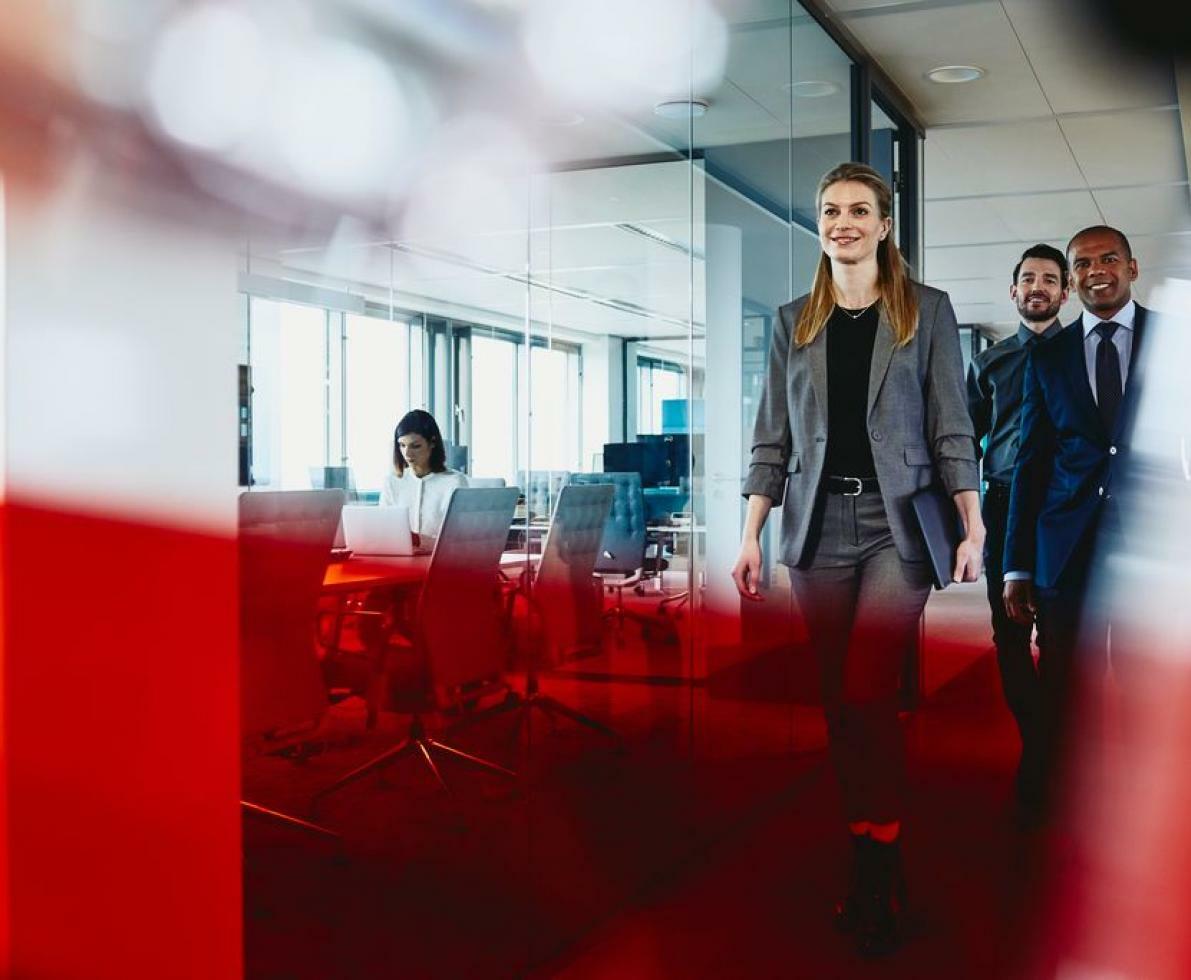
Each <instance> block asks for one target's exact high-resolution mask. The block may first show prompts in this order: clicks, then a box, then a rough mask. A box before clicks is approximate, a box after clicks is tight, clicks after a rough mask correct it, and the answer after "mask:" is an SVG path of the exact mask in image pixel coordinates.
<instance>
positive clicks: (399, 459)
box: [393, 408, 447, 476]
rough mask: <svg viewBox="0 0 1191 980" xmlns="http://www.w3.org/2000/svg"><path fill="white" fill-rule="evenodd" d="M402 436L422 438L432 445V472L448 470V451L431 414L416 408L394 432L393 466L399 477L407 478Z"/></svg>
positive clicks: (402, 419) (404, 416) (403, 419)
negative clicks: (402, 451)
mask: <svg viewBox="0 0 1191 980" xmlns="http://www.w3.org/2000/svg"><path fill="white" fill-rule="evenodd" d="M402 436H421V437H422V438H423V439H425V440H426V441H427V442H428V443H430V472H432V473H441V472H442V471H443V470H445V469H446V468H447V450H446V448H445V447H444V446H443V444H442V433H441V432H439V431H438V423H437V422H435V421H434V416H433V415H431V414H430V413H429V412H424V411H422V409H420V408H415V409H414V410H413V411H412V412H406V413H405V414H404V415H403V416H401V421H400V422H398V423H397V428H396V429H395V430H394V432H393V466H394V467H396V469H397V475H398V476H405V457H404V456H402V455H401V437H402Z"/></svg>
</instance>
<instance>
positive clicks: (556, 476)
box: [521, 470, 570, 517]
mask: <svg viewBox="0 0 1191 980" xmlns="http://www.w3.org/2000/svg"><path fill="white" fill-rule="evenodd" d="M569 477H570V473H568V472H566V471H565V470H529V471H528V472H526V473H522V474H521V491H522V493H524V494H525V505H526V509H527V510H528V511H529V516H530V517H548V516H549V515H550V514H551V513H552V512H553V510H554V502H555V501H556V500H557V499H558V493H559V491H560V490H562V488H563V487H565V486H566V485H567V483H568V480H569Z"/></svg>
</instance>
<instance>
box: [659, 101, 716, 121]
mask: <svg viewBox="0 0 1191 980" xmlns="http://www.w3.org/2000/svg"><path fill="white" fill-rule="evenodd" d="M710 105H711V103H710V102H708V101H707V100H706V99H667V100H666V101H665V102H659V103H658V104H657V105H655V106H654V107H653V113H654V115H655V116H661V117H662V118H663V119H698V118H699V117H700V116H705V115H707V109H708V107H709V106H710Z"/></svg>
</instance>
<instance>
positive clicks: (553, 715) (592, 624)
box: [509, 484, 637, 748]
mask: <svg viewBox="0 0 1191 980" xmlns="http://www.w3.org/2000/svg"><path fill="white" fill-rule="evenodd" d="M612 496H613V487H612V486H611V485H609V484H589V485H586V486H583V485H577V484H572V485H568V486H565V487H563V488H562V490H561V491H560V492H559V496H558V500H557V502H556V504H555V508H554V516H553V520H552V521H551V525H550V530H549V531H548V532H547V535H546V541H545V543H544V545H543V548H542V560H541V563H540V564H539V566H538V570H537V574H536V575H534V576H530V575H528V574H527V575H525V576H524V577H523V579H522V582H521V592H522V594H524V595H525V598H526V601H527V603H528V610H529V617H530V618H531V619H532V618H534V617H537V618H538V619H539V620H540V623H541V627H542V638H543V644H544V645H543V649H549V650H551V651H554V652H561V651H564V650H568V649H575V648H586V647H587V646H589V645H594V643H593V641H594V642H595V643H598V639H597V637H598V635H599V621H600V606H601V601H602V600H601V597H600V595H599V594H597V593H596V592H595V591H593V588H594V580H593V579H592V571H593V569H594V566H595V560H596V554H597V550H598V548H599V545H600V540H601V537H602V535H603V528H604V522H605V519H606V517H607V515H608V511H609V508H610V506H611V503H612ZM635 581H637V579H636V578H631V577H630V578H626V579H625V582H624V584H625V585H631V584H633V582H635ZM537 659H538V658H537V655H536V654H535V653H534V652H533V651H531V652H530V656H529V660H528V667H527V670H526V677H525V691H524V693H519V694H514V695H510V698H509V701H510V703H511V704H512V705H513V706H514V707H516V708H517V709H518V710H519V711H520V717H519V718H518V726H519V727H520V726H524V725H525V724H527V722H528V719H529V716H530V714H531V713H532V712H533V711H534V710H535V709H536V710H538V711H541V712H542V713H543V714H544V715H546V717H547V718H549V719H550V720H551V722H553V721H554V720H555V719H557V718H566V719H567V720H568V721H572V722H574V723H575V724H577V725H580V726H582V727H584V728H587V729H590V730H591V731H594V732H597V733H599V734H600V735H603V736H604V737H605V738H609V739H612V740H613V741H614V742H615V743H616V744H617V746H618V747H621V748H623V742H622V740H621V737H620V736H619V735H618V734H617V733H616V732H615V731H613V730H612V729H611V728H610V727H608V726H607V725H605V724H603V723H602V722H599V721H596V720H595V719H594V718H591V717H588V716H587V715H585V714H583V713H582V712H581V711H578V710H577V709H575V708H572V707H571V706H570V705H567V704H564V703H563V702H561V701H559V700H558V699H557V698H552V697H550V696H549V695H546V694H543V693H542V692H541V689H540V687H539V682H538V664H537Z"/></svg>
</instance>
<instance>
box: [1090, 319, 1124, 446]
mask: <svg viewBox="0 0 1191 980" xmlns="http://www.w3.org/2000/svg"><path fill="white" fill-rule="evenodd" d="M1118 327H1120V324H1119V323H1113V322H1112V321H1111V320H1110V321H1109V322H1107V323H1097V324H1096V333H1098V334H1099V335H1100V343H1099V344H1097V345H1096V404H1097V406H1098V407H1099V408H1100V418H1101V419H1103V420H1104V428H1105V430H1106V431H1107V432H1108V433H1109V434H1110V435H1111V434H1112V433H1113V432H1114V431H1116V422H1117V410H1118V409H1119V408H1120V407H1121V355H1120V354H1119V353H1118V352H1117V345H1116V344H1114V343H1113V342H1112V335H1113V334H1114V333H1116V332H1117V328H1118Z"/></svg>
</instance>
